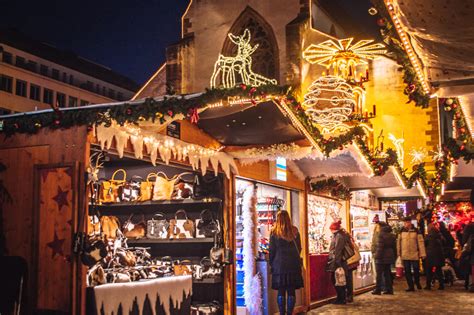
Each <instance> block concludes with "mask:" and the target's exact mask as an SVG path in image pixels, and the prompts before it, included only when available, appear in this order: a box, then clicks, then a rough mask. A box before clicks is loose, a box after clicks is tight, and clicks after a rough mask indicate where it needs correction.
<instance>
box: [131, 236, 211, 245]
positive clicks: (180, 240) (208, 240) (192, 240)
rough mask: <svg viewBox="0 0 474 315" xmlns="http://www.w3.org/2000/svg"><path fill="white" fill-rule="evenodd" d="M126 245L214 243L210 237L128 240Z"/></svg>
mask: <svg viewBox="0 0 474 315" xmlns="http://www.w3.org/2000/svg"><path fill="white" fill-rule="evenodd" d="M127 243H129V244H130V245H132V244H160V243H177V244H179V243H214V239H213V238H211V237H205V238H171V239H168V238H166V239H157V238H146V237H145V238H138V239H128V240H127Z"/></svg>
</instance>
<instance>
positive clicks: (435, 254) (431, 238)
mask: <svg viewBox="0 0 474 315" xmlns="http://www.w3.org/2000/svg"><path fill="white" fill-rule="evenodd" d="M443 246H444V244H443V238H442V236H441V233H440V232H439V230H438V228H437V227H436V226H435V225H434V224H432V223H430V224H429V225H428V235H427V236H426V238H425V247H426V287H425V289H426V290H431V283H432V280H433V275H434V274H433V269H436V276H437V277H438V280H439V290H444V277H443V271H442V267H443V266H444V251H443Z"/></svg>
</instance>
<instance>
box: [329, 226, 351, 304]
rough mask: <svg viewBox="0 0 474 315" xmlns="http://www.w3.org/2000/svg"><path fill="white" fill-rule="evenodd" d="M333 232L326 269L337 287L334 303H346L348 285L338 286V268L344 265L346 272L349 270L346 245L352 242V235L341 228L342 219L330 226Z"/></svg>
mask: <svg viewBox="0 0 474 315" xmlns="http://www.w3.org/2000/svg"><path fill="white" fill-rule="evenodd" d="M329 229H330V230H331V232H332V233H333V236H332V239H331V245H330V246H329V257H328V264H327V266H326V271H329V272H331V279H332V282H333V284H334V288H335V289H336V293H337V298H336V301H335V302H334V304H346V286H336V275H335V272H336V269H337V268H339V267H342V268H343V269H344V272H345V274H346V275H347V273H348V272H349V270H348V268H347V258H349V257H344V247H345V246H346V243H347V242H350V236H349V235H348V234H347V232H346V231H345V230H344V229H342V228H341V221H337V222H333V223H332V224H331V226H330V227H329Z"/></svg>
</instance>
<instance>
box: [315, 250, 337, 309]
mask: <svg viewBox="0 0 474 315" xmlns="http://www.w3.org/2000/svg"><path fill="white" fill-rule="evenodd" d="M328 256H329V255H328V254H319V255H310V256H309V268H310V269H309V270H310V292H311V302H318V301H322V300H325V299H328V298H332V297H335V296H336V290H335V289H334V285H333V284H332V281H331V274H330V273H329V272H327V271H326V264H327V262H328Z"/></svg>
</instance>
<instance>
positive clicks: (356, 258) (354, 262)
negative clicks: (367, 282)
mask: <svg viewBox="0 0 474 315" xmlns="http://www.w3.org/2000/svg"><path fill="white" fill-rule="evenodd" d="M351 241H352V240H351ZM352 246H353V247H354V255H353V256H352V257H349V259H348V260H347V265H348V266H350V267H352V268H354V267H356V266H357V265H358V264H359V261H360V260H361V259H362V257H361V256H360V251H359V246H357V244H356V243H355V242H354V241H352ZM352 268H351V269H352Z"/></svg>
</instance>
